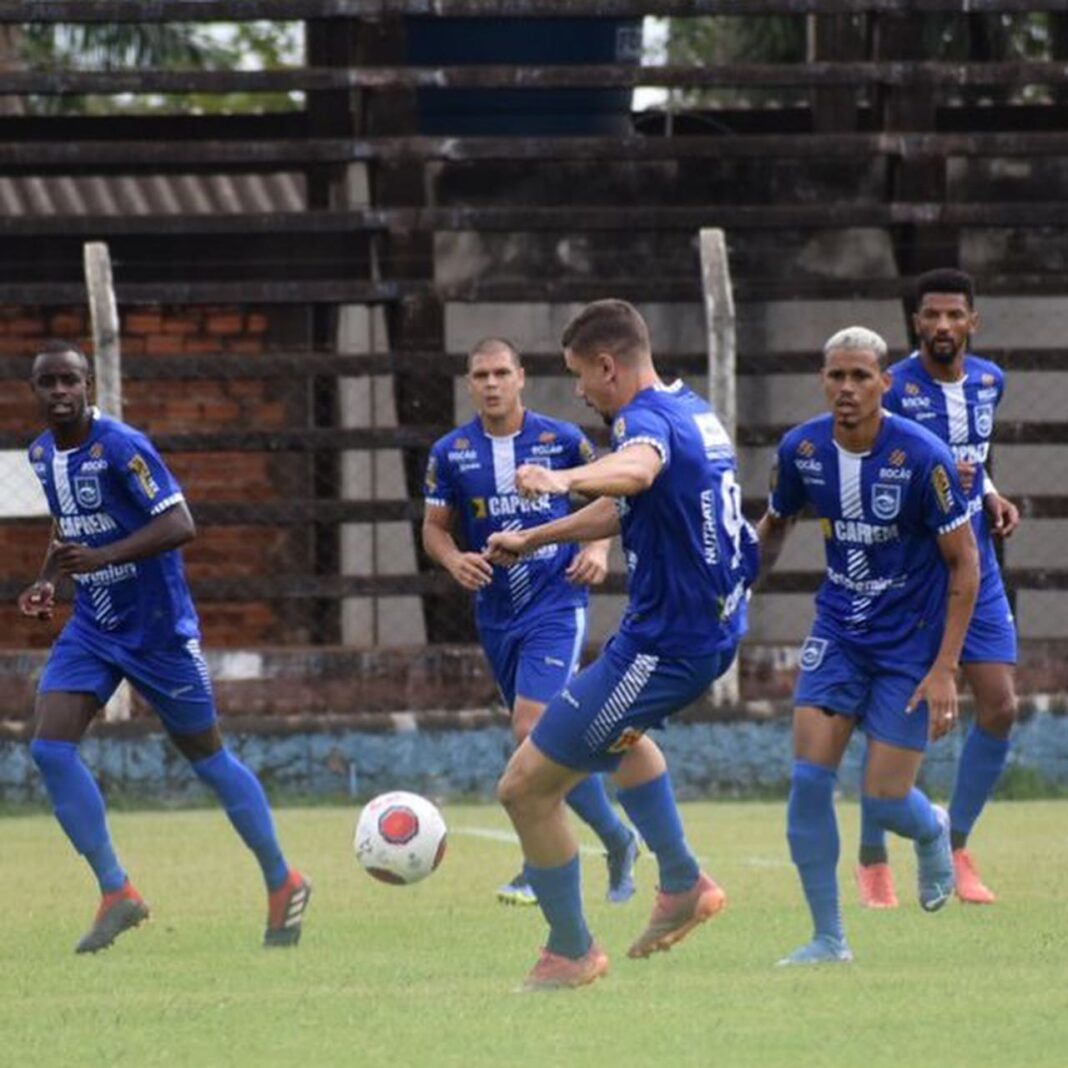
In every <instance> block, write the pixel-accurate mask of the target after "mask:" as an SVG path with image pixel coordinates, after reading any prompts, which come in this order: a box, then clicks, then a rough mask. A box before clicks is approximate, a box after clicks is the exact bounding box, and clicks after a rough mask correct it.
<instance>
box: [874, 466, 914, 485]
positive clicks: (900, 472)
mask: <svg viewBox="0 0 1068 1068" xmlns="http://www.w3.org/2000/svg"><path fill="white" fill-rule="evenodd" d="M879 477H880V478H890V479H894V480H896V481H898V482H908V480H909V479H910V478H912V470H911V468H908V467H880V468H879Z"/></svg>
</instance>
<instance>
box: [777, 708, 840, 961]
mask: <svg viewBox="0 0 1068 1068" xmlns="http://www.w3.org/2000/svg"><path fill="white" fill-rule="evenodd" d="M799 692H804V691H802V690H801V688H800V687H799ZM853 727H854V720H853V718H852V717H851V716H846V715H832V714H829V713H827V712H825V711H824V710H823V709H822V708H820V707H815V706H812V705H798V706H797V707H796V708H795V709H794V728H793V733H794V764H793V770H792V772H791V776H790V798H789V801H788V803H787V809H786V837H787V841H788V842H789V845H790V857H791V859H792V860H793V862H794V865H795V866H796V867H797V872H798V875H799V876H800V879H801V887H802V889H803V891H804V894H805V900H806V901H807V902H808V907H809V912H810V913H811V915H812V926H813V936H812V940H811V941H810V942H808V943H806V944H805V945H803V946H801V947H800V948H799V949H796V950H794V952H793V953H791V954H789V955H788V956H786V957H784V958H783V959H782V960H781V961H780V962H779V963H780V964H782V965H795V964H824V963H837V962H846V961H850V960H852V959H853V956H852V953H851V951H850V949H849V945H848V943H847V942H846V939H845V930H844V928H843V925H842V912H841V907H840V905H839V899H838V876H837V868H838V854H839V848H840V846H839V838H838V821H837V818H836V817H835V812H834V784H835V779H836V771H837V768H838V765H839V764H840V763H841V760H842V754H843V753H844V752H845V749H846V746H847V745H848V744H849V739H850V736H851V735H852V733H853Z"/></svg>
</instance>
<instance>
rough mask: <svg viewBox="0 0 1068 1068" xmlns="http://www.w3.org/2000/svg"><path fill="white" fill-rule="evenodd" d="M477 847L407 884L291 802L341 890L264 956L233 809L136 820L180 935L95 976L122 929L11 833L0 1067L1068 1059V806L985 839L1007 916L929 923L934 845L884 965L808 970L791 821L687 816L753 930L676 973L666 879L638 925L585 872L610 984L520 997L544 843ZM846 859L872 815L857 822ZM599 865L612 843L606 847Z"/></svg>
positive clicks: (1022, 817) (333, 887)
mask: <svg viewBox="0 0 1068 1068" xmlns="http://www.w3.org/2000/svg"><path fill="white" fill-rule="evenodd" d="M445 815H446V818H447V819H448V821H449V825H450V828H451V834H450V844H449V852H448V855H447V857H446V858H445V862H444V864H443V866H442V868H441V869H440V870H439V871H438V872H437V873H436V874H435V875H434V876H433V877H432V878H431V879H429V880H427V881H426V882H424V883H422V884H420V885H417V886H414V887H403V888H394V887H388V886H384V885H380V884H378V883H375V882H374V881H372V880H371V879H370V878H369V877H367V876H366V875H365V874H364V873H363V872H362V871H361V870H360V869H359V868H358V867H357V865H356V863H355V860H354V859H353V856H352V852H351V846H350V841H351V833H352V828H353V824H354V818H355V812H354V810H351V809H347V808H340V807H339V808H309V809H302V808H288V809H283V810H281V811H280V812H279V813H278V822H279V825H280V830H281V832H282V835H283V841H284V842H285V843H286V844H287V848H288V851H289V852H290V854H291V856H292V859H293V860H294V861H295V862H296V863H297V864H298V865H300V866H301V867H303V868H304V869H305V870H306V871H307V872H308V873H309V874H310V875H311V876H312V878H313V880H314V882H315V895H314V898H313V900H312V905H311V909H310V910H309V914H308V919H307V922H306V925H305V933H304V940H303V942H302V944H301V945H300V947H299V948H298V949H296V950H295V951H291V952H286V951H275V952H266V951H264V950H262V949H261V948H260V938H261V935H262V921H263V912H264V901H263V893H262V889H261V885H260V879H259V873H258V869H257V868H256V867H255V865H254V863H253V861H252V860H251V858H250V857H249V856H248V855H247V854H246V853H245V851H244V849H243V847H241V846H240V844H239V843H238V842H237V841H236V839H234V838H233V837H232V835H231V832H230V830H229V826H228V825H227V824H226V822H225V819H224V818H223V816H222V814H221V813H219V812H216V811H212V810H198V811H186V812H141V813H118V814H115V815H113V816H112V828H113V832H114V836H115V838H116V840H117V842H118V844H119V846H120V852H121V855H122V857H123V859H124V861H125V863H126V865H127V867H128V868H129V869H130V870H131V871H132V872H133V873H135V875H136V879H137V883H138V885H139V887H140V889H141V890H142V892H143V893H144V894H145V896H146V897H147V898H148V900H149V901H150V902H151V904H152V907H153V911H154V918H153V920H152V922H151V923H149V924H148V925H146V926H144V927H142V928H140V929H138V930H136V931H132V932H130V933H128V934H126V935H124V936H123V937H122V938H121V939H120V940H119V942H117V943H116V945H115V946H113V947H112V948H111V949H110V950H109V951H107V952H105V953H101V954H98V955H97V956H95V957H85V958H83V957H76V956H74V955H73V953H72V949H73V946H74V943H75V941H76V940H77V939H78V937H79V936H80V935H81V933H82V931H83V928H84V927H85V926H86V925H87V923H88V921H89V919H90V917H91V913H92V911H93V908H94V907H95V889H94V887H93V885H92V884H91V882H90V879H89V877H88V874H87V872H86V871H85V870H84V869H83V866H82V864H81V862H80V860H79V859H78V858H77V857H75V855H74V854H73V852H72V851H71V850H70V848H69V847H68V846H67V844H66V842H65V840H64V839H62V838H61V835H60V832H59V831H58V829H57V827H56V826H55V825H54V824H53V822H52V820H51V819H50V818H48V817H45V816H37V815H34V816H11V817H7V818H3V819H0V850H2V855H3V881H2V886H3V891H2V894H3V897H2V903H3V916H4V928H3V934H2V937H0V1063H2V1064H11V1065H32V1066H41V1065H73V1064H79V1065H80V1064H100V1065H103V1064H108V1065H111V1064H119V1065H160V1064H173V1065H230V1064H233V1065H281V1064H286V1065H308V1066H318V1065H372V1066H377V1065H389V1066H407V1065H414V1066H422V1065H427V1066H436V1065H464V1066H480V1065H486V1066H489V1065H493V1066H503V1065H509V1066H516V1065H539V1066H547V1068H549V1066H563V1065H595V1066H599V1065H612V1066H629V1065H665V1066H675V1065H720V1066H731V1065H760V1066H762V1068H775V1066H779V1065H782V1066H784V1068H786V1066H788V1068H799V1066H809V1065H819V1066H838V1065H864V1066H865V1068H877V1066H882V1065H887V1066H899V1065H902V1066H904V1065H908V1066H913V1065H915V1066H924V1065H928V1064H930V1065H939V1066H947V1065H969V1066H1003V1065H1013V1066H1024V1065H1026V1066H1032V1065H1051V1066H1053V1065H1056V1066H1058V1068H1060V1066H1063V1065H1064V1064H1065V1063H1068V901H1066V898H1065V889H1064V888H1065V886H1066V885H1068V850H1066V848H1065V847H1066V845H1068V802H1063V801H1050V802H1026V803H1025V802H1016V803H1001V804H998V805H995V806H994V807H992V809H991V810H990V811H989V812H988V813H987V815H986V816H985V818H984V821H983V823H982V825H981V828H980V830H979V832H978V834H977V836H976V842H975V845H976V847H977V849H978V852H979V854H980V856H981V857H982V860H983V872H984V875H985V876H986V877H987V879H988V881H989V882H990V883H991V885H993V886H994V887H995V888H996V889H997V890H998V891H999V892H1000V894H1001V897H1002V900H1001V902H1000V903H999V904H997V905H996V906H993V907H991V908H986V909H978V908H975V907H972V908H966V907H963V906H961V905H958V904H956V903H954V904H953V905H951V906H949V907H947V908H946V909H944V910H943V911H942V912H941V913H939V914H937V915H934V916H929V915H926V914H924V913H922V912H921V911H920V909H919V907H918V906H917V905H915V903H914V897H913V894H912V885H913V875H914V865H913V862H912V855H911V849H910V848H909V847H908V844H907V843H898V842H895V843H894V844H893V859H894V862H895V867H896V870H897V873H898V889H899V892H902V897H903V905H902V908H900V909H899V910H898V911H897V912H894V913H868V912H862V911H861V910H860V909H858V908H857V907H856V906H855V905H854V904H853V901H854V900H855V895H854V892H853V885H852V879H851V877H850V875H849V870H850V867H849V865H848V864H847V863H846V862H845V861H843V865H842V868H841V875H842V879H843V886H844V899H845V901H846V903H847V909H846V922H847V926H848V930H849V935H850V939H851V941H852V944H853V948H854V950H855V952H856V954H857V963H856V964H855V965H853V966H851V967H839V968H831V969H817V970H804V971H796V970H790V971H784V970H777V969H776V968H775V967H774V963H775V961H776V959H777V958H778V957H779V956H780V955H782V954H783V953H784V952H785V951H787V950H790V949H792V948H794V947H795V946H796V945H798V944H799V943H801V942H802V941H804V940H805V939H806V937H807V936H808V933H809V928H808V920H807V914H806V912H805V910H804V906H803V903H802V899H801V895H800V891H799V889H798V886H797V881H796V877H795V875H794V872H793V869H792V868H791V867H790V866H789V864H788V858H787V853H786V847H785V843H784V840H783V820H784V806H783V805H782V804H781V803H778V804H770V803H761V804H756V803H753V804H727V803H705V804H694V805H687V806H685V818H686V821H687V826H688V829H689V836H690V839H691V842H692V844H693V846H694V848H695V850H696V851H697V852H698V853H699V854H700V855H701V857H702V858H703V859H704V860H705V861H706V863H707V866H708V868H709V870H710V871H711V872H712V873H713V874H714V875H716V877H717V878H718V879H719V880H720V882H721V883H722V884H723V885H724V887H725V888H726V890H727V892H728V894H729V895H730V899H731V904H730V908H729V909H728V911H727V912H726V913H725V914H724V915H723V916H722V917H720V918H717V919H716V920H713V921H712V922H711V923H709V924H708V925H706V926H705V927H703V928H701V929H699V930H698V931H697V932H696V933H695V934H694V935H692V936H691V938H690V939H689V940H688V941H687V942H686V943H684V944H683V945H681V946H679V947H678V948H676V949H675V950H674V951H673V952H672V953H669V954H661V955H659V956H657V957H653V958H651V959H649V960H647V961H630V960H628V959H627V958H626V956H625V950H626V947H627V945H628V944H629V941H630V939H631V937H632V936H633V935H634V934H636V933H637V931H638V930H639V929H640V928H641V927H642V926H643V923H644V920H645V918H646V915H647V911H648V908H649V906H650V903H651V895H652V887H653V884H654V882H655V870H654V864H653V863H652V862H651V861H650V860H649V858H648V857H644V858H643V859H642V861H641V862H640V863H639V876H640V878H639V883H640V890H639V895H638V897H637V898H636V899H635V900H634V901H632V902H631V903H630V904H629V905H626V906H623V907H619V906H609V905H607V904H606V903H605V902H604V901H603V900H602V898H603V893H604V888H605V871H604V864H603V862H602V861H601V860H600V858H599V857H596V856H593V855H586V856H584V871H585V888H586V897H587V900H588V902H589V916H590V920H591V926H592V927H593V929H594V932H595V934H596V935H597V937H598V938H599V939H600V940H601V941H602V943H603V944H604V945H605V947H606V949H607V950H608V952H609V955H610V956H611V958H612V965H613V970H612V973H611V974H610V976H609V977H608V978H607V979H606V980H605V981H604V982H601V983H599V984H597V985H596V986H594V987H590V988H588V989H585V990H581V991H574V992H572V991H568V992H563V993H555V994H538V995H520V994H517V993H516V992H515V990H516V988H517V986H518V984H519V982H520V980H521V979H522V977H523V975H524V974H525V972H526V970H527V969H528V968H529V967H530V965H531V964H532V963H533V961H534V959H535V957H536V954H537V950H538V947H539V946H540V945H541V942H542V938H543V927H542V921H541V917H540V914H539V913H538V912H537V910H532V909H527V910H521V911H519V910H514V909H508V908H504V907H501V906H498V905H497V904H496V903H495V902H494V900H493V896H492V891H493V888H494V887H495V886H496V885H497V884H498V883H500V882H502V881H504V880H505V879H506V878H507V877H509V876H510V875H512V874H513V872H514V870H515V869H516V867H517V856H518V854H517V851H516V848H515V847H514V846H512V845H510V844H508V842H506V841H504V840H502V839H503V835H504V832H506V829H507V825H506V820H505V818H504V816H503V814H502V813H501V812H500V810H498V809H497V808H495V807H490V806H448V807H446V809H445ZM840 818H841V823H842V837H843V852H844V853H846V854H851V853H852V849H853V843H854V842H855V839H856V826H857V809H856V806H854V805H848V804H846V805H842V806H841V807H840ZM584 845H586V846H588V845H590V842H589V840H588V839H584Z"/></svg>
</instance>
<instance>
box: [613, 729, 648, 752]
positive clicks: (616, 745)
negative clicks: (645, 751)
mask: <svg viewBox="0 0 1068 1068" xmlns="http://www.w3.org/2000/svg"><path fill="white" fill-rule="evenodd" d="M643 734H645V731H640V730H638V729H637V728H636V727H626V728H624V729H623V731H622V732H621V733H620V735H619V737H618V738H616V740H615V741H614V742H613V743H612V744H611V745H610V746H608V752H609V753H626V752H627V751H628V750H630V749H633V748H634V747H635V746H636V745H637V744H638V743H639V742H640V741H641V740H642V735H643Z"/></svg>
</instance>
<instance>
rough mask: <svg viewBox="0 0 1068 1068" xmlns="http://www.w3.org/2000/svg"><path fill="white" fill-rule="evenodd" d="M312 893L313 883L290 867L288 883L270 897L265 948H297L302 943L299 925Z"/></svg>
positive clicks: (269, 895) (287, 877) (264, 936)
mask: <svg viewBox="0 0 1068 1068" xmlns="http://www.w3.org/2000/svg"><path fill="white" fill-rule="evenodd" d="M311 891H312V887H311V883H310V882H309V881H308V880H307V879H305V878H304V876H303V875H301V874H300V872H299V871H297V870H296V869H295V868H290V870H289V874H288V875H287V876H286V881H285V882H284V883H282V885H281V886H280V887H279V888H278V889H277V890H274V891H272V892H271V893H270V894H268V896H267V930H266V932H265V933H264V935H263V944H264V946H268V947H276V946H295V945H296V944H297V943H298V942H299V941H300V926H301V922H302V920H303V919H304V910H305V909H306V908H307V907H308V900H309V898H310V897H311Z"/></svg>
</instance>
